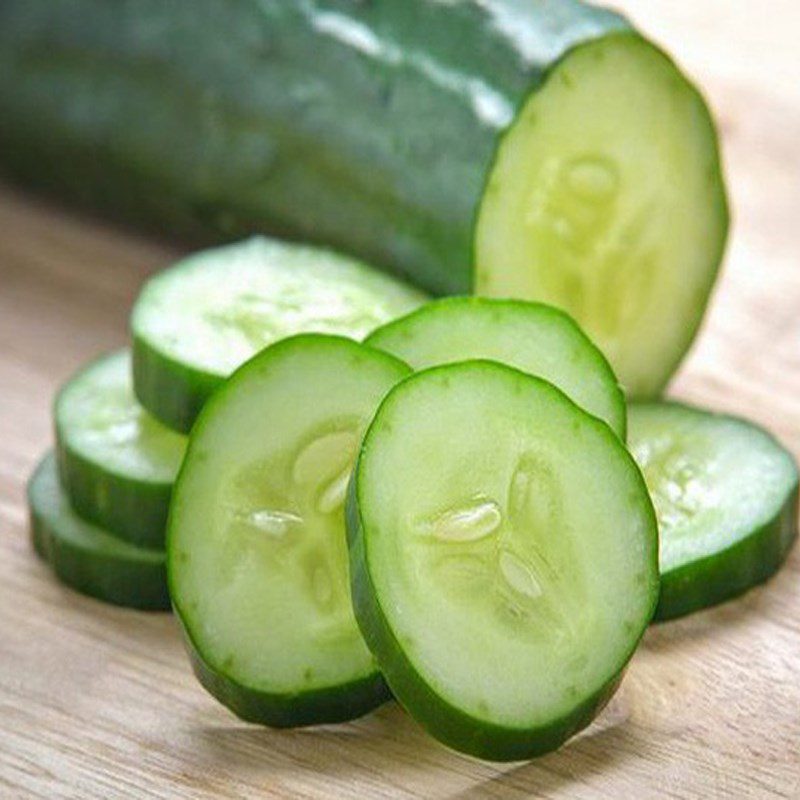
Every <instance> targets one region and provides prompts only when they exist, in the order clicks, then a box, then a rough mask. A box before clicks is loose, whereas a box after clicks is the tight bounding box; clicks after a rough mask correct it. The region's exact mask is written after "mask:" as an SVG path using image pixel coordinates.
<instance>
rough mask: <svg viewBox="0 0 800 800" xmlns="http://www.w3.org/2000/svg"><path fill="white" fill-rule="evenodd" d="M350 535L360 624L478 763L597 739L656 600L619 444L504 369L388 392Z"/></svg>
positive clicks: (394, 671)
mask: <svg viewBox="0 0 800 800" xmlns="http://www.w3.org/2000/svg"><path fill="white" fill-rule="evenodd" d="M347 524H348V535H349V546H350V575H351V588H352V594H353V604H354V608H355V614H356V619H357V621H358V624H359V627H360V628H361V631H362V634H363V635H364V638H365V640H366V642H367V644H368V645H369V647H370V649H371V650H372V652H373V653H375V655H376V657H377V659H378V664H379V665H380V668H381V670H382V672H383V674H384V677H385V679H386V681H387V683H388V685H389V687H390V688H391V690H392V692H393V693H394V695H395V696H396V697H397V699H398V700H399V701H400V702H401V703H402V704H403V705H404V706H405V707H406V708H407V709H408V710H409V712H410V713H411V714H412V715H413V716H414V717H415V718H416V719H417V720H418V721H419V722H421V723H422V724H423V725H424V726H425V727H426V728H427V729H428V731H430V732H431V733H432V734H433V735H434V736H435V737H436V738H438V739H439V740H441V741H442V742H443V743H445V744H446V745H449V746H450V747H452V748H455V749H457V750H461V751H463V752H465V753H469V754H471V755H474V756H478V757H481V758H485V759H492V760H499V761H505V760H516V759H523V758H530V757H532V756H536V755H540V754H542V753H545V752H547V751H549V750H552V749H554V748H555V747H558V746H559V745H560V744H561V743H562V742H563V741H565V740H566V739H567V738H568V737H569V736H570V735H572V734H573V733H575V732H576V731H578V730H580V729H581V728H582V727H584V726H585V725H587V724H588V723H589V722H590V721H591V719H592V718H593V717H594V716H595V714H596V713H597V712H598V711H599V709H600V708H602V706H603V705H604V703H605V702H606V700H607V699H608V698H609V697H610V696H611V694H612V693H613V691H614V689H615V688H616V686H617V684H618V682H619V680H620V678H621V674H622V671H623V669H624V667H625V665H626V663H627V662H628V660H629V658H630V657H631V655H632V653H633V651H634V648H635V647H636V644H637V643H638V641H639V639H640V637H641V636H642V634H643V632H644V630H645V628H646V627H647V624H648V622H649V620H650V618H651V616H652V613H653V609H654V607H655V603H656V600H657V597H658V539H657V528H656V520H655V514H654V511H653V507H652V504H651V501H650V497H649V495H648V493H647V489H646V487H645V484H644V481H643V479H642V476H641V474H640V472H639V470H638V468H637V467H636V464H635V463H634V461H633V459H632V458H631V457H630V455H629V453H628V452H627V450H626V449H625V447H624V446H623V444H622V443H621V442H620V440H619V438H618V437H617V436H616V435H615V434H614V433H613V432H612V431H611V430H610V429H609V427H608V426H607V425H605V424H604V423H603V422H601V421H600V420H598V419H596V418H595V417H593V416H591V415H589V414H587V413H586V412H584V411H582V410H581V409H580V408H579V407H578V406H576V405H575V404H574V403H573V402H572V401H570V400H569V399H568V398H567V397H566V395H564V394H563V393H562V392H560V391H559V390H558V389H556V388H555V387H554V386H552V385H551V384H549V383H547V382H546V381H544V380H542V379H540V378H536V377H533V376H530V375H526V374H524V373H522V372H518V371H517V370H515V369H512V368H510V367H508V366H505V365H501V364H498V363H495V362H490V361H466V362H461V363H459V364H451V365H447V366H442V367H434V368H431V369H429V370H425V371H422V372H418V373H415V374H414V375H412V376H411V377H409V378H407V379H406V380H404V381H403V382H401V383H400V384H398V386H397V387H395V388H394V389H393V390H392V391H391V392H390V393H389V394H388V396H387V397H386V399H385V400H384V401H383V403H382V404H381V406H380V408H379V409H378V412H377V414H376V416H375V418H374V420H373V421H372V423H371V424H370V427H369V429H368V431H367V433H366V435H365V437H364V442H363V444H362V447H361V450H360V453H359V456H358V460H357V463H356V468H355V472H354V476H353V479H352V482H351V485H350V491H349V494H348V506H347Z"/></svg>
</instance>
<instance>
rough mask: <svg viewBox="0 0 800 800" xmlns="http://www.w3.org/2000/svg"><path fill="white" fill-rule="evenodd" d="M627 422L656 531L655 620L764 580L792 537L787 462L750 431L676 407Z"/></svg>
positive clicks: (648, 409) (794, 505)
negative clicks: (655, 519) (658, 547)
mask: <svg viewBox="0 0 800 800" xmlns="http://www.w3.org/2000/svg"><path fill="white" fill-rule="evenodd" d="M629 421H630V434H629V436H630V438H629V444H630V449H631V452H632V453H633V455H634V457H635V458H636V460H637V461H638V462H639V464H640V465H641V468H642V470H643V472H644V476H645V480H646V481H647V485H648V486H649V488H650V492H651V494H652V497H653V501H654V503H655V507H656V511H657V513H658V522H659V527H660V531H661V554H660V562H661V565H660V568H661V597H660V599H659V603H658V608H657V609H656V618H657V619H662V620H664V619H672V618H674V617H679V616H682V615H683V614H688V613H689V612H691V611H696V610H698V609H701V608H705V607H707V606H711V605H715V604H717V603H720V602H722V601H723V600H727V599H729V598H731V597H734V596H736V595H739V594H741V593H742V592H744V591H746V590H747V589H749V588H750V587H751V586H754V585H756V584H758V583H761V582H763V581H765V580H766V579H767V578H769V577H770V576H771V575H772V574H773V573H774V572H775V571H776V570H777V569H778V567H780V565H781V564H782V563H783V561H784V559H785V558H786V556H787V554H788V552H789V549H790V548H791V546H792V544H793V543H794V541H795V539H796V538H797V511H798V474H797V464H796V463H795V460H794V458H793V457H792V455H791V454H790V453H788V452H787V451H786V450H785V449H784V448H783V447H781V445H780V444H779V443H778V442H777V441H776V440H775V439H774V438H773V437H772V436H771V435H770V434H768V433H767V432H766V431H764V430H762V429H761V428H759V427H757V426H756V425H753V424H752V423H749V422H746V421H745V420H743V419H740V418H738V417H733V416H728V415H725V414H714V413H711V412H708V411H703V410H701V409H699V408H693V407H691V406H687V405H684V404H681V403H674V402H662V403H640V404H634V405H632V406H631V407H630V410H629Z"/></svg>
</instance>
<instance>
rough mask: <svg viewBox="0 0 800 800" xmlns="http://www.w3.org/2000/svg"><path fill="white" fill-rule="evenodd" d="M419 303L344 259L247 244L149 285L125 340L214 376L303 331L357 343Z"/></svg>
mask: <svg viewBox="0 0 800 800" xmlns="http://www.w3.org/2000/svg"><path fill="white" fill-rule="evenodd" d="M424 300H425V296H424V295H423V294H422V293H420V292H418V291H417V290H416V289H413V288H411V287H410V286H408V285H406V284H403V283H401V282H400V281H398V280H396V279H394V278H391V277H389V276H387V275H383V274H381V273H379V272H376V271H375V270H373V269H371V268H369V267H367V266H366V265H364V264H362V263H360V262H357V261H353V260H351V259H348V258H345V257H344V256H340V255H337V254H334V253H331V252H329V251H326V250H320V249H317V248H312V247H305V246H301V245H296V244H288V243H284V242H279V241H274V240H270V239H264V238H253V239H250V240H248V241H245V242H242V243H239V244H235V245H230V246H227V247H222V248H217V249H215V250H210V251H207V252H205V253H200V254H199V255H196V256H192V257H191V258H189V259H186V260H185V261H183V262H181V263H180V264H178V265H176V266H175V267H174V268H173V269H170V270H166V271H165V272H162V273H160V274H159V275H156V276H155V277H154V278H152V279H151V280H150V281H149V282H148V283H147V285H146V286H145V288H144V290H143V291H142V294H141V295H140V297H139V300H138V301H137V303H136V306H135V308H134V312H133V331H134V334H135V335H136V336H139V337H141V338H143V339H144V340H145V341H147V342H148V343H149V344H150V345H151V346H152V347H153V348H155V349H156V350H157V351H158V352H160V353H161V354H163V355H165V356H167V357H168V358H171V359H173V360H175V361H177V362H179V363H181V364H185V365H187V366H189V367H191V368H193V369H197V370H201V371H204V372H207V373H209V374H212V375H217V376H220V377H224V376H227V375H228V374H230V372H232V371H233V370H234V369H235V368H236V367H238V366H239V365H240V364H242V363H244V362H245V361H246V360H247V359H248V358H250V357H251V356H252V355H254V354H255V353H256V352H258V351H259V350H261V349H263V348H264V347H266V346H267V345H269V344H271V343H273V342H275V341H278V340H279V339H283V338H285V337H287V336H291V335H293V334H296V333H303V332H308V331H313V332H317V333H333V334H341V335H344V336H350V337H352V338H361V337H363V336H365V335H366V334H367V333H369V332H370V331H371V330H372V329H373V328H375V327H377V326H378V325H381V324H382V323H384V322H387V321H388V320H390V319H393V318H394V317H397V316H400V315H401V314H404V313H406V312H408V311H410V310H411V309H413V308H416V307H417V306H419V305H420V304H421V303H422V302H424Z"/></svg>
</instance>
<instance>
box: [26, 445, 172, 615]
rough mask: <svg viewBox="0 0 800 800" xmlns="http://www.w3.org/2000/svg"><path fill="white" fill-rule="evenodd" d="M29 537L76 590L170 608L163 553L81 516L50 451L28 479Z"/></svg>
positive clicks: (111, 600) (122, 602) (127, 603)
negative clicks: (120, 538)
mask: <svg viewBox="0 0 800 800" xmlns="http://www.w3.org/2000/svg"><path fill="white" fill-rule="evenodd" d="M28 506H29V510H30V517H31V537H32V539H33V545H34V548H35V549H36V552H37V553H39V555H40V556H42V558H44V559H45V560H46V561H47V562H48V563H49V564H50V566H51V567H52V568H53V571H54V572H55V574H56V576H57V577H58V579H59V580H60V581H61V582H62V583H65V584H67V585H68V586H70V587H72V588H73V589H76V590H77V591H79V592H81V593H83V594H87V595H90V596H91V597H95V598H97V599H98V600H104V601H105V602H107V603H113V604H115V605H119V606H128V607H130V608H138V609H141V610H143V611H165V610H168V609H169V607H170V601H169V594H168V593H167V575H166V568H165V556H164V552H163V551H160V550H150V549H146V548H143V547H136V546H134V545H132V544H129V543H128V542H124V541H121V540H119V539H117V538H116V537H115V536H112V535H111V534H110V533H107V532H106V531H104V530H102V529H101V528H99V527H97V526H95V525H92V524H91V523H89V522H86V521H84V520H83V519H82V518H81V517H79V516H78V515H77V514H76V513H75V511H74V510H73V509H72V506H71V505H70V503H69V500H68V499H67V496H66V493H65V492H64V490H63V489H62V488H61V485H60V484H59V481H58V469H57V466H56V459H55V455H54V454H52V453H51V454H48V455H47V456H46V457H45V458H44V459H43V460H42V462H41V463H40V464H39V466H38V467H37V469H36V471H35V472H34V474H33V476H32V477H31V480H30V482H29V483H28Z"/></svg>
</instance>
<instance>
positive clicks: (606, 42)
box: [475, 32, 728, 397]
mask: <svg viewBox="0 0 800 800" xmlns="http://www.w3.org/2000/svg"><path fill="white" fill-rule="evenodd" d="M727 226H728V210H727V202H726V198H725V191H724V185H723V181H722V178H721V174H720V163H719V154H718V151H717V140H716V134H715V131H714V126H713V122H712V120H711V117H710V116H709V113H708V109H707V108H706V105H705V103H704V102H703V100H702V98H701V97H700V95H699V94H698V93H697V90H696V89H694V87H692V85H691V84H690V83H688V82H687V80H686V79H685V78H684V76H683V75H681V73H680V72H679V70H678V69H677V68H676V66H675V65H674V64H673V63H672V61H671V60H670V59H669V58H668V57H667V56H666V55H665V54H664V53H662V52H661V51H660V50H658V49H657V48H656V47H654V46H653V45H651V44H649V43H648V42H646V41H645V40H643V39H642V38H640V37H638V36H636V35H635V34H633V33H630V32H623V33H615V34H611V35H609V36H606V37H604V38H601V39H598V40H595V41H591V42H588V43H586V44H584V45H581V46H579V47H577V48H575V49H574V50H573V51H571V52H570V53H569V54H568V55H567V56H566V57H564V58H563V59H562V60H561V61H560V62H559V63H558V64H557V65H556V66H555V67H554V68H553V69H552V71H551V72H550V73H549V75H548V77H547V80H546V82H545V84H544V86H543V87H542V89H541V90H540V91H539V92H536V93H535V94H533V95H531V96H530V98H529V99H528V100H527V101H526V102H525V104H524V106H523V107H522V109H521V111H520V112H519V114H518V116H517V118H516V120H515V122H514V124H513V125H512V126H511V127H510V128H509V130H508V131H507V132H506V133H505V135H504V136H503V138H502V140H501V142H500V145H499V147H498V150H497V154H496V159H495V163H494V166H493V168H492V171H491V173H490V175H489V179H488V183H487V188H486V192H485V194H484V196H483V200H482V203H481V206H480V211H479V216H478V222H477V227H476V233H475V262H476V266H475V268H476V275H475V289H476V291H477V293H478V294H486V295H491V296H495V297H525V298H528V299H531V300H542V301H544V302H547V303H553V304H554V305H558V306H562V307H563V308H565V309H566V310H567V311H568V312H569V313H570V314H571V315H572V316H573V317H574V318H575V319H576V320H577V321H578V322H579V323H580V324H581V326H582V327H583V328H584V330H586V332H587V333H588V334H589V336H591V337H592V339H593V341H595V342H597V344H598V345H599V346H600V348H601V349H602V350H603V352H604V353H605V354H606V356H608V359H609V361H610V362H611V364H612V366H613V367H614V370H615V372H616V374H617V376H618V377H619V379H620V381H621V383H622V384H623V386H624V387H625V388H626V391H627V392H628V393H629V395H631V396H633V397H650V396H654V395H657V394H658V393H659V392H660V391H661V389H662V388H663V387H664V386H665V384H666V383H667V381H668V380H669V377H670V376H671V375H672V373H673V372H674V371H675V368H676V367H677V365H678V363H679V361H680V359H681V358H682V356H683V354H684V353H685V352H686V350H687V349H688V347H689V345H690V344H691V342H692V339H693V338H694V335H695V332H696V331H697V328H698V326H699V324H700V321H701V318H702V316H703V312H704V310H705V307H706V303H707V300H708V296H709V293H710V291H711V287H712V286H713V283H714V279H715V276H716V272H717V268H718V265H719V263H720V260H721V258H722V253H723V250H724V245H725V239H726V236H727Z"/></svg>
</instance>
